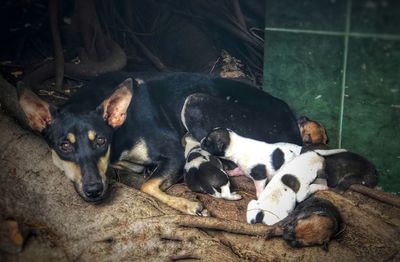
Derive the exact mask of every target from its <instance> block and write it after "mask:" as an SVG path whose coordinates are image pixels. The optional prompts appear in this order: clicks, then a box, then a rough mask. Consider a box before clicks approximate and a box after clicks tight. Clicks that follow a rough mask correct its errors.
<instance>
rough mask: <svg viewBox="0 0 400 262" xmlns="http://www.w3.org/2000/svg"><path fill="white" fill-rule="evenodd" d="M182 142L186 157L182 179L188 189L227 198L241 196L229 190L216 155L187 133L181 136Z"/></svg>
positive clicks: (226, 179) (237, 198)
mask: <svg viewBox="0 0 400 262" xmlns="http://www.w3.org/2000/svg"><path fill="white" fill-rule="evenodd" d="M182 144H183V146H184V147H185V159H186V164H185V166H184V180H185V183H186V185H187V187H188V188H189V189H190V190H192V191H193V192H199V193H205V194H210V195H212V196H213V197H215V198H224V199H227V200H239V199H241V198H242V197H241V196H240V195H239V194H237V193H235V192H231V191H230V182H229V178H228V175H227V174H226V173H225V171H224V170H223V165H222V163H221V161H220V160H219V159H218V158H217V157H214V156H212V155H210V153H208V152H207V151H205V150H203V149H201V148H200V143H199V142H198V141H197V140H196V139H195V138H193V137H192V136H191V135H190V134H189V133H187V134H186V135H185V136H184V137H183V139H182Z"/></svg>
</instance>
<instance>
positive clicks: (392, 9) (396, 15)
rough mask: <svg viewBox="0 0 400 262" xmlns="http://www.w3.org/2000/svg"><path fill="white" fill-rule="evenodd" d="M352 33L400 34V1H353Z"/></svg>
mask: <svg viewBox="0 0 400 262" xmlns="http://www.w3.org/2000/svg"><path fill="white" fill-rule="evenodd" d="M351 31H352V32H361V33H378V34H400V1H399V0H353V1H352V10H351Z"/></svg>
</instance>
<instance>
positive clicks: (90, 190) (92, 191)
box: [84, 183, 103, 199]
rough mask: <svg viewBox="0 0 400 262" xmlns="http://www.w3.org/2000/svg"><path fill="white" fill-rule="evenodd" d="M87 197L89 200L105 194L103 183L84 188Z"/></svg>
mask: <svg viewBox="0 0 400 262" xmlns="http://www.w3.org/2000/svg"><path fill="white" fill-rule="evenodd" d="M84 192H85V195H86V196H87V197H88V198H92V199H93V198H97V197H99V196H100V195H101V193H102V192H103V184H102V183H95V184H90V185H87V186H85V187H84Z"/></svg>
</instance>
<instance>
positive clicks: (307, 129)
mask: <svg viewBox="0 0 400 262" xmlns="http://www.w3.org/2000/svg"><path fill="white" fill-rule="evenodd" d="M297 124H298V125H299V130H300V135H301V138H302V139H303V143H304V144H327V143H328V135H327V133H326V129H325V128H324V127H323V126H322V125H321V124H319V123H318V122H316V121H313V120H311V119H309V118H308V117H305V116H301V117H300V118H299V119H297Z"/></svg>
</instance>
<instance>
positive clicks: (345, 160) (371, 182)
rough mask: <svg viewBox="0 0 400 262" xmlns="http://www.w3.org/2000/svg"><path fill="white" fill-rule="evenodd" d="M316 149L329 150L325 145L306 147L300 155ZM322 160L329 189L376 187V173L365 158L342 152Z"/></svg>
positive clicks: (377, 175) (373, 166) (372, 165)
mask: <svg viewBox="0 0 400 262" xmlns="http://www.w3.org/2000/svg"><path fill="white" fill-rule="evenodd" d="M316 149H329V147H328V146H327V145H325V144H315V145H308V146H304V147H303V148H302V153H305V152H307V151H310V150H316ZM324 158H325V170H324V171H325V172H324V173H325V174H326V178H327V183H328V186H329V187H331V188H335V189H336V190H338V191H345V190H347V189H348V188H349V187H350V186H351V185H353V184H359V185H363V186H367V187H371V188H372V187H376V186H377V185H378V180H379V174H378V171H377V170H376V168H375V165H374V164H372V163H371V161H369V160H368V159H366V158H365V157H363V156H360V155H358V154H356V153H353V152H343V153H338V154H334V155H329V156H324Z"/></svg>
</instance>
